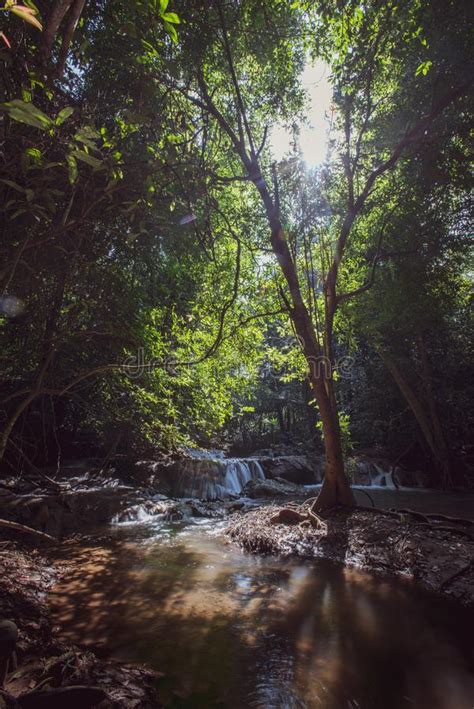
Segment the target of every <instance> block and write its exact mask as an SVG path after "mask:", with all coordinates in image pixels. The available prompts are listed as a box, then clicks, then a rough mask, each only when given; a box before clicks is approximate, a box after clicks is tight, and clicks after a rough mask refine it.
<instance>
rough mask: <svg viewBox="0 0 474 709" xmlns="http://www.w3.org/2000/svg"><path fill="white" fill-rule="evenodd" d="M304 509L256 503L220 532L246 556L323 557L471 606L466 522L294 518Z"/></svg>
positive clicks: (472, 546)
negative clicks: (315, 522)
mask: <svg viewBox="0 0 474 709" xmlns="http://www.w3.org/2000/svg"><path fill="white" fill-rule="evenodd" d="M308 508H309V505H308V504H307V503H303V504H302V505H298V504H296V503H295V504H291V503H290V504H289V505H288V504H285V505H271V506H265V507H260V508H258V509H256V510H252V511H250V512H247V513H245V514H242V515H235V516H234V517H233V519H232V520H231V522H230V524H229V526H228V527H227V530H226V531H227V534H228V535H229V536H230V537H231V539H233V540H234V541H235V542H237V543H239V544H240V545H241V546H242V547H243V548H244V549H245V550H246V551H249V552H252V553H257V554H275V555H281V556H285V557H289V556H295V557H301V558H306V559H314V558H324V559H329V560H332V561H335V562H339V563H343V564H345V565H347V566H353V567H358V568H361V569H366V570H370V571H373V572H378V573H385V574H389V575H390V574H392V575H397V576H403V577H405V578H409V579H412V580H413V581H415V582H416V583H417V584H418V585H419V586H421V587H423V588H425V589H427V590H429V591H434V592H436V593H439V594H442V595H444V596H447V597H450V598H452V599H456V600H457V601H459V602H461V603H462V604H463V605H474V526H473V523H470V522H464V521H457V520H453V519H451V518H446V517H442V516H441V515H434V516H433V517H430V516H428V517H426V516H425V515H421V514H419V513H415V514H409V513H404V512H400V511H397V512H389V511H385V510H377V509H373V508H370V509H369V508H368V509H355V510H353V511H351V512H347V511H342V510H341V511H338V512H336V513H335V514H333V515H332V516H329V517H328V518H326V519H325V520H324V522H323V526H322V527H320V528H316V527H313V526H312V525H311V524H309V522H307V521H303V522H301V521H300V518H299V515H303V516H304V515H306V514H307V511H308ZM292 512H296V514H292Z"/></svg>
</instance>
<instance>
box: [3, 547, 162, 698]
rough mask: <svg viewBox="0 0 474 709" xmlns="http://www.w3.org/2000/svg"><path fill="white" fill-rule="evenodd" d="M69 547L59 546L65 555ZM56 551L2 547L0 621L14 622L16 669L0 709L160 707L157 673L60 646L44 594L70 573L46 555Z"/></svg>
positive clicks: (9, 675) (64, 644) (10, 674)
mask: <svg viewBox="0 0 474 709" xmlns="http://www.w3.org/2000/svg"><path fill="white" fill-rule="evenodd" d="M67 544H68V542H64V543H63V544H62V547H61V548H62V552H63V553H64V547H65V546H67ZM55 551H56V550H55V549H53V550H51V552H49V551H48V550H44V551H43V550H42V551H38V550H37V549H35V548H32V547H29V546H28V545H27V544H24V543H19V542H17V541H14V540H9V541H2V542H1V545H0V618H4V619H8V620H10V621H13V622H14V623H15V625H16V626H17V628H18V643H17V650H16V652H17V659H18V669H17V670H15V671H13V672H10V673H9V674H8V676H7V681H6V684H5V686H4V692H5V693H2V694H0V706H6V707H16V708H19V709H22V708H24V709H26V708H27V707H35V708H37V709H38V708H41V707H45V708H46V707H47V709H54V708H55V707H57V708H58V709H64V707H65V706H70V707H72V706H80V707H81V709H87V707H95V706H100V707H101V709H112V708H113V709H147V708H148V707H160V706H161V703H160V702H159V700H158V698H157V696H156V693H155V689H154V681H155V678H156V673H154V672H152V671H151V670H149V669H145V668H142V667H140V666H137V665H127V664H123V663H117V662H112V661H107V662H105V661H102V660H101V659H99V658H98V657H97V656H96V655H95V654H94V653H93V652H90V651H83V650H81V649H80V648H78V647H76V646H74V645H71V644H68V643H64V642H63V641H62V640H61V637H60V634H59V633H58V632H57V629H56V628H55V626H54V623H53V618H52V617H51V613H50V610H49V606H48V594H49V591H50V589H51V588H52V586H53V585H54V584H55V583H58V581H60V580H61V578H62V577H63V576H66V575H67V574H68V571H69V569H68V567H67V566H66V565H58V564H57V563H53V561H52V559H51V558H50V553H52V554H53V555H54V553H55ZM2 700H3V702H2Z"/></svg>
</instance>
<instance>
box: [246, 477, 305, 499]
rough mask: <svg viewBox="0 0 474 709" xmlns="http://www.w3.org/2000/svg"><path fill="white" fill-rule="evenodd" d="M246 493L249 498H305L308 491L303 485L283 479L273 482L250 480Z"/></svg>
mask: <svg viewBox="0 0 474 709" xmlns="http://www.w3.org/2000/svg"><path fill="white" fill-rule="evenodd" d="M244 493H245V494H246V495H248V497H253V498H256V497H295V496H298V497H304V496H305V495H306V490H305V488H304V487H303V486H302V485H296V484H295V483H291V482H288V481H287V480H283V479H281V478H276V479H273V480H250V481H249V482H248V483H247V485H246V486H245V490H244Z"/></svg>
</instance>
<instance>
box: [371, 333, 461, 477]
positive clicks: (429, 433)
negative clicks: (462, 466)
mask: <svg viewBox="0 0 474 709" xmlns="http://www.w3.org/2000/svg"><path fill="white" fill-rule="evenodd" d="M377 352H378V354H379V356H380V359H381V360H382V362H383V363H384V364H385V366H386V367H387V369H388V371H389V372H390V374H391V375H392V376H393V378H394V380H395V383H396V384H397V386H398V388H399V390H400V392H401V394H402V396H403V397H404V399H405V401H406V402H407V404H408V406H409V407H410V409H411V410H412V413H413V415H414V417H415V419H416V421H417V423H418V425H419V427H420V429H421V432H422V434H423V438H424V440H425V442H426V444H427V445H428V448H429V450H430V452H431V455H432V458H433V461H434V464H435V466H436V468H437V471H438V473H440V479H441V482H442V484H443V485H447V484H448V483H449V480H450V474H449V470H450V460H449V451H448V449H447V446H446V441H445V439H444V435H443V434H442V431H441V437H440V435H439V433H437V432H436V430H435V428H434V426H433V418H432V415H431V412H430V410H429V406H428V410H427V408H426V407H425V406H424V404H423V402H422V401H421V399H420V397H419V396H418V394H417V393H416V392H415V390H414V389H413V387H412V386H411V384H410V382H409V381H408V378H407V377H406V376H405V373H404V372H403V371H402V369H401V367H400V366H399V365H398V362H397V361H396V359H395V358H394V357H393V356H392V355H391V354H390V353H389V352H388V351H387V350H386V349H383V348H382V347H378V348H377ZM438 424H439V428H440V430H441V424H440V422H439V419H438Z"/></svg>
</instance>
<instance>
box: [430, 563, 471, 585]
mask: <svg viewBox="0 0 474 709" xmlns="http://www.w3.org/2000/svg"><path fill="white" fill-rule="evenodd" d="M473 564H474V561H473V560H472V559H471V561H470V562H469V563H468V564H466V565H465V566H463V567H462V568H461V569H458V570H457V571H455V572H454V574H451V575H450V576H448V578H447V579H445V580H444V581H443V583H442V584H441V585H440V587H439V589H438V591H444V590H445V589H446V588H448V586H450V585H451V584H452V582H453V581H455V580H456V579H457V578H459V577H460V576H462V575H463V574H465V573H466V571H469V569H470V568H471V567H472V565H473Z"/></svg>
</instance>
